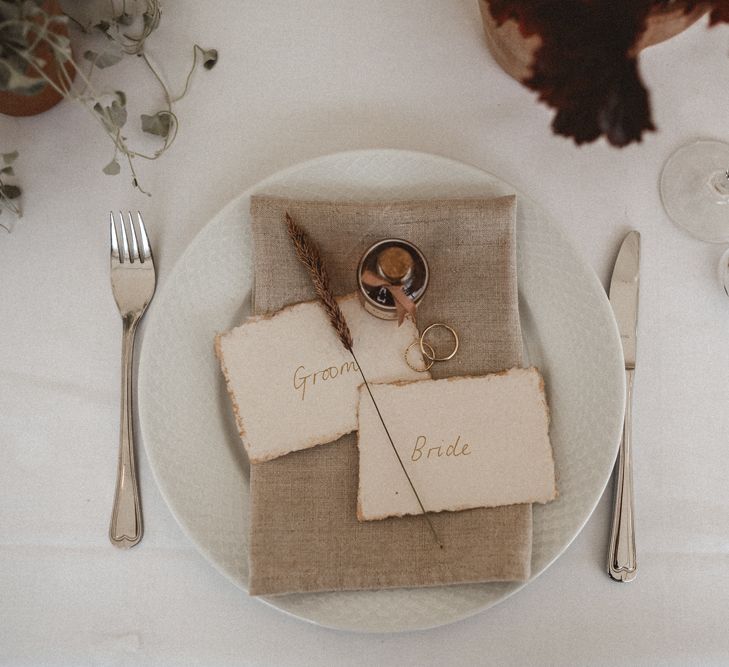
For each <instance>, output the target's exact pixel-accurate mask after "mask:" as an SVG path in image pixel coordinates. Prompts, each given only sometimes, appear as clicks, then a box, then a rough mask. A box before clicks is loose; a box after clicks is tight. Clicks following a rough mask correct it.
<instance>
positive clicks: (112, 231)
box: [109, 211, 119, 262]
mask: <svg viewBox="0 0 729 667" xmlns="http://www.w3.org/2000/svg"><path fill="white" fill-rule="evenodd" d="M109 236H110V238H111V258H112V259H113V260H116V261H117V262H118V261H119V240H118V239H117V236H116V226H115V225H114V212H113V211H109Z"/></svg>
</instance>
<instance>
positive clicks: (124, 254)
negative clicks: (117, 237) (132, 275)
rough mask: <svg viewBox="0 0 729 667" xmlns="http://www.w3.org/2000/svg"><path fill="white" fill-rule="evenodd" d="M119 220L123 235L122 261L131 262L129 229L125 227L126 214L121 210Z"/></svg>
mask: <svg viewBox="0 0 729 667" xmlns="http://www.w3.org/2000/svg"><path fill="white" fill-rule="evenodd" d="M119 222H120V225H119V226H120V227H121V237H122V253H121V261H122V262H129V261H130V259H129V244H128V243H127V230H126V229H125V227H126V225H125V224H124V214H123V213H122V212H121V211H119Z"/></svg>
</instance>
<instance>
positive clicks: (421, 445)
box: [410, 435, 425, 461]
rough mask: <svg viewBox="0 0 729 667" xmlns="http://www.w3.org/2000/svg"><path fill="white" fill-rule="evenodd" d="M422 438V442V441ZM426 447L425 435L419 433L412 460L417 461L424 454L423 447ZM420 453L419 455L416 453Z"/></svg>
mask: <svg viewBox="0 0 729 667" xmlns="http://www.w3.org/2000/svg"><path fill="white" fill-rule="evenodd" d="M421 440H422V442H420V441H421ZM419 442H420V447H418V443H419ZM423 447H425V436H424V435H419V436H418V437H417V439H416V440H415V447H413V453H412V454H411V455H410V460H411V461H417V460H418V459H419V458H420V457H421V456H422V455H423V452H422V449H423ZM416 454H417V455H418V456H417V457H416V456H415V455H416Z"/></svg>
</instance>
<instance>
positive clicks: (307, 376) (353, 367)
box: [294, 361, 359, 401]
mask: <svg viewBox="0 0 729 667" xmlns="http://www.w3.org/2000/svg"><path fill="white" fill-rule="evenodd" d="M357 371H359V368H358V367H357V364H356V363H355V362H354V361H345V362H344V363H343V364H342V365H341V367H340V366H328V367H327V368H324V369H322V370H318V371H315V372H314V373H306V368H305V366H299V367H298V368H297V369H296V370H295V371H294V389H295V390H296V391H298V392H300V393H301V400H302V401H303V400H304V399H305V398H306V389H307V383H310V384H316V381H317V380H319V384H321V383H322V382H326V381H327V380H333V379H335V378H337V377H339V376H340V375H344V373H352V372H357Z"/></svg>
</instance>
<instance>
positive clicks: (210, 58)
mask: <svg viewBox="0 0 729 667" xmlns="http://www.w3.org/2000/svg"><path fill="white" fill-rule="evenodd" d="M201 51H202V64H203V67H204V68H205V69H213V67H215V63H217V62H218V50H217V49H202V50H201Z"/></svg>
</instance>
